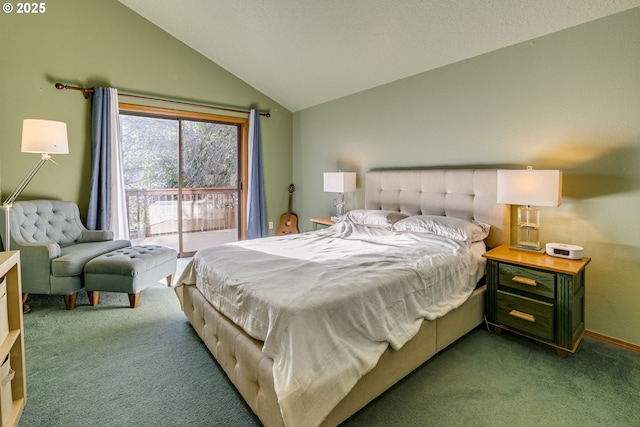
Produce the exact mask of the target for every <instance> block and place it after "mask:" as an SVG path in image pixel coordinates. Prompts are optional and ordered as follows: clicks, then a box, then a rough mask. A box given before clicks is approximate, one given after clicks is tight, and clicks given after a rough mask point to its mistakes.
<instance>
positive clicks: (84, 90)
mask: <svg viewBox="0 0 640 427" xmlns="http://www.w3.org/2000/svg"><path fill="white" fill-rule="evenodd" d="M55 86H56V89H60V90H62V89H71V90H79V91H80V92H82V94H83V95H84V99H88V98H89V96H90V95H89V94H90V93H93V92H94V90H93V89H92V88H87V87H77V86H70V85H65V84H62V83H56V84H55ZM118 95H119V96H126V97H129V98H137V99H145V100H148V101H160V102H168V103H170V104H179V105H188V106H190V107H199V108H210V109H213V110H221V111H231V112H234V113H245V114H248V113H249V111H248V110H240V109H236V108H226V107H216V106H213V105H206V104H196V103H192V102H183V101H173V100H170V99H162V98H153V97H150V96H142V95H132V94H129V93H120V92H118ZM260 115H261V116H264V117H267V118H269V117H271V113H260Z"/></svg>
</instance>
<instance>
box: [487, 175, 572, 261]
mask: <svg viewBox="0 0 640 427" xmlns="http://www.w3.org/2000/svg"><path fill="white" fill-rule="evenodd" d="M561 201H562V171H560V170H544V169H532V168H531V167H530V166H529V167H527V169H519V170H498V203H506V204H511V205H520V206H519V207H518V236H517V240H516V244H515V245H514V246H512V247H513V248H514V249H521V250H528V251H533V252H543V251H544V248H543V247H542V246H541V245H540V209H538V207H539V206H553V207H556V206H559V205H560V203H561Z"/></svg>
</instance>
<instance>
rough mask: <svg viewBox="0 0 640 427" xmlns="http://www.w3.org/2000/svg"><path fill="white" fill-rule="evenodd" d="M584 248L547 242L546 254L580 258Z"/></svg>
mask: <svg viewBox="0 0 640 427" xmlns="http://www.w3.org/2000/svg"><path fill="white" fill-rule="evenodd" d="M583 253H584V248H583V247H581V246H576V245H567V244H565V243H547V255H551V256H556V257H559V258H567V259H581V258H582V254H583Z"/></svg>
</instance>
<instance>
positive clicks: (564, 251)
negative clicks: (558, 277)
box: [553, 248, 569, 256]
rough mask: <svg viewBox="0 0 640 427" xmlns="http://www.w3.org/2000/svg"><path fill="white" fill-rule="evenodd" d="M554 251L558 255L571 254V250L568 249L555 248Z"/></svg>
mask: <svg viewBox="0 0 640 427" xmlns="http://www.w3.org/2000/svg"><path fill="white" fill-rule="evenodd" d="M553 253H554V254H556V255H564V256H569V251H568V250H566V249H558V248H553Z"/></svg>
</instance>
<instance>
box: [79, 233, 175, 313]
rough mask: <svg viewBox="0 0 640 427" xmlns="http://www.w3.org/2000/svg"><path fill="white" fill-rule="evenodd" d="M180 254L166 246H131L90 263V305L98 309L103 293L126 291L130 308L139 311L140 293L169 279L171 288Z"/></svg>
mask: <svg viewBox="0 0 640 427" xmlns="http://www.w3.org/2000/svg"><path fill="white" fill-rule="evenodd" d="M177 258H178V254H177V252H176V251H175V250H173V249H171V248H168V247H166V246H155V245H147V246H131V247H129V248H122V249H118V250H115V251H112V252H109V253H106V254H104V255H101V256H99V257H97V258H94V259H92V260H91V261H89V262H87V263H86V264H85V266H84V287H85V289H86V290H87V295H88V296H89V304H90V305H92V306H95V305H97V304H98V299H99V298H100V291H105V292H125V293H127V294H129V305H130V306H131V308H136V307H137V306H138V302H139V300H140V291H141V290H143V289H144V288H146V287H147V286H149V285H151V284H153V283H156V282H158V281H160V280H161V279H163V278H165V277H166V279H167V286H171V280H172V279H173V275H174V274H175V272H176V263H177Z"/></svg>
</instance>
